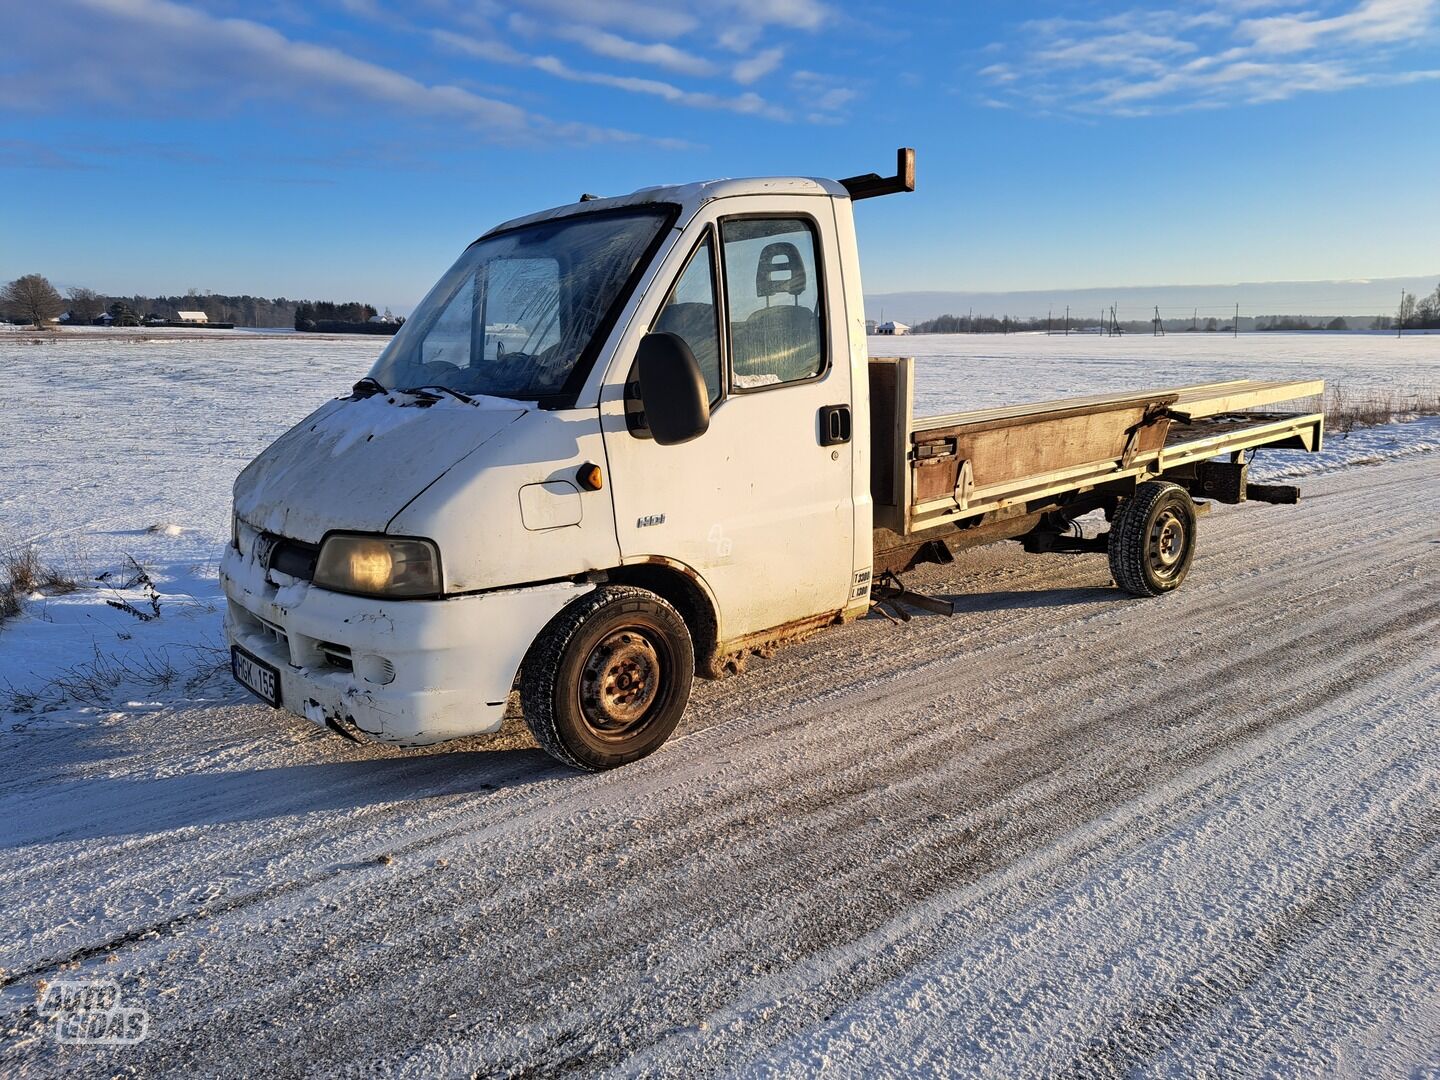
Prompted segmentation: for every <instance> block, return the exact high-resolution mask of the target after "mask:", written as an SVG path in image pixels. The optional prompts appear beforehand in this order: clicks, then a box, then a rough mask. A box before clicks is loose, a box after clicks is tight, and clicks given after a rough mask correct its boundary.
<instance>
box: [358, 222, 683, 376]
mask: <svg viewBox="0 0 1440 1080" xmlns="http://www.w3.org/2000/svg"><path fill="white" fill-rule="evenodd" d="M669 210H670V208H669V207H664V206H646V207H637V208H634V209H628V210H623V211H618V212H615V211H603V212H597V213H594V214H578V215H576V216H573V217H566V218H559V219H557V220H554V221H543V222H537V223H536V224H534V225H525V226H521V227H520V228H518V229H511V230H508V231H506V232H503V233H497V234H496V235H495V236H491V237H487V238H483V239H481V240H477V241H476V242H475V243H474V244H472V245H471V246H470V247H469V248H468V249H467V250H466V252H465V254H463V255H461V256H460V259H459V260H458V261H457V262H456V263H455V265H454V266H452V267H451V268H450V269H449V270H448V271H447V272H446V274H445V276H444V277H442V278H441V279H440V281H439V282H438V283H437V284H436V286H435V287H434V288H433V289H431V290H430V293H429V295H427V296H426V297H425V299H424V300H422V301H421V302H420V306H419V307H417V308H416V309H415V311H414V313H413V314H412V315H411V316H410V318H409V319H407V320H406V322H405V325H404V326H402V327H401V328H400V332H399V333H398V334H396V335H395V337H394V338H393V339H392V340H391V342H390V344H389V346H388V347H387V348H386V349H385V351H384V352H383V353H381V354H380V359H379V360H377V361H376V362H375V366H374V367H373V368H372V369H371V371H370V377H371V378H372V379H374V380H375V381H376V382H378V383H380V384H381V385H382V386H384V387H385V388H386V389H388V390H412V389H417V388H420V387H426V386H429V387H437V386H438V387H444V388H446V389H448V390H454V391H456V392H458V393H461V394H467V395H474V394H488V395H491V396H494V397H510V398H519V399H521V400H539V399H542V398H549V397H554V396H556V395H562V394H566V393H573V392H574V390H576V389H578V386H577V385H576V384H577V383H578V382H581V381H583V380H584V378H585V371H584V370H582V369H581V368H580V366H579V365H580V362H581V360H582V359H586V360H587V361H588V360H589V359H591V354H592V346H593V347H594V348H598V347H599V342H598V341H596V338H597V337H598V335H599V334H600V333H601V332H602V331H604V330H608V328H609V326H610V324H611V323H612V322H613V320H614V318H615V316H616V315H617V314H618V309H619V307H620V305H621V304H623V302H624V294H625V293H626V291H627V289H626V286H627V284H628V283H629V282H630V280H631V278H632V277H633V276H635V273H636V270H637V269H638V268H639V266H640V265H641V262H642V260H643V259H644V258H645V256H646V254H647V252H648V251H649V248H650V246H651V244H652V243H653V242H654V241H655V240H656V238H657V237H658V235H659V233H660V230H661V228H662V227H663V226H664V225H665V223H666V221H667V219H668V216H669Z"/></svg>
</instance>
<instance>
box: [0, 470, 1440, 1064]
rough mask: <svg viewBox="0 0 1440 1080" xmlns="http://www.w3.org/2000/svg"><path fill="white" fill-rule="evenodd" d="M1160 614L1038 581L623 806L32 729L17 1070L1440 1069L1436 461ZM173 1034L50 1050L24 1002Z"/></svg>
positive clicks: (841, 657) (174, 740)
mask: <svg viewBox="0 0 1440 1080" xmlns="http://www.w3.org/2000/svg"><path fill="white" fill-rule="evenodd" d="M1305 495H1306V497H1305V500H1304V501H1303V502H1302V503H1301V504H1300V505H1299V506H1297V507H1274V508H1271V507H1260V506H1243V507H1238V508H1221V509H1219V510H1218V511H1217V512H1216V513H1215V514H1214V515H1212V516H1211V517H1209V518H1207V519H1205V520H1204V521H1203V522H1202V527H1201V528H1202V532H1201V546H1200V554H1199V557H1198V559H1197V563H1196V567H1195V570H1194V571H1193V572H1192V575H1191V577H1190V579H1189V581H1188V582H1187V583H1186V585H1185V587H1184V588H1183V589H1182V590H1181V591H1180V592H1179V593H1177V594H1175V595H1172V596H1169V597H1166V598H1163V599H1160V600H1153V601H1139V600H1133V599H1129V598H1125V597H1123V596H1122V594H1120V593H1118V592H1117V591H1115V590H1114V589H1112V588H1110V587H1109V576H1108V573H1107V570H1106V565H1105V560H1104V558H1103V557H1101V556H1094V555H1082V556H1026V555H1024V554H1023V553H1021V552H1020V551H1019V549H1018V547H1016V546H1015V545H1001V546H1000V547H997V548H993V549H982V550H981V551H978V552H974V553H971V554H968V555H966V556H962V557H961V559H960V560H959V561H958V562H957V563H956V564H955V565H953V566H950V567H943V568H929V569H928V570H927V572H925V573H917V574H916V575H914V576H913V583H914V584H916V585H917V586H919V587H921V588H923V589H925V590H926V591H930V592H933V593H937V594H946V595H954V596H956V597H958V598H959V600H960V608H961V614H959V615H958V616H956V617H955V618H953V619H950V620H945V619H941V618H939V617H934V616H921V617H917V618H916V619H915V620H914V621H913V622H911V623H909V624H908V625H906V626H903V627H896V626H892V625H891V624H889V623H888V622H884V621H880V620H875V619H872V620H867V621H865V622H863V623H860V624H857V625H855V626H851V627H846V628H843V629H840V630H836V631H832V632H830V633H827V634H823V635H821V636H820V637H818V638H816V639H814V640H812V641H811V642H809V643H806V644H804V645H801V646H798V647H796V648H793V649H790V650H788V651H785V652H782V653H780V654H779V655H778V656H777V657H776V658H775V659H773V660H770V661H756V662H755V663H754V664H753V665H752V667H751V670H750V672H749V673H748V674H747V675H745V676H744V677H741V678H735V679H730V680H727V681H724V682H720V683H707V684H698V685H697V691H698V692H697V695H696V700H695V702H694V704H693V705H692V708H691V711H690V713H689V716H688V718H687V722H686V724H687V726H686V727H685V728H684V730H683V735H682V737H679V738H678V739H677V741H675V742H673V743H672V744H671V745H670V746H668V747H667V748H666V749H665V750H663V751H662V752H660V753H659V754H657V755H656V756H654V757H653V758H650V759H647V760H644V761H641V762H639V763H637V764H635V765H632V766H630V767H627V768H625V769H623V770H620V771H618V772H615V773H611V774H607V775H601V776H577V775H575V774H572V773H569V772H566V771H564V770H562V769H560V768H558V767H557V766H555V765H554V764H553V763H552V762H551V761H550V760H549V759H547V758H546V757H544V756H543V755H542V754H541V753H540V752H539V751H538V750H536V749H534V747H533V744H531V743H530V742H529V740H528V737H527V736H525V735H524V733H523V728H519V727H515V728H513V729H512V730H510V731H509V733H508V734H507V735H504V736H501V737H500V738H499V739H497V740H475V741H472V742H468V743H462V744H457V745H453V746H451V747H448V748H443V749H441V750H439V751H432V752H429V753H416V752H402V751H395V750H388V749H377V748H357V747H354V746H351V745H349V744H347V743H344V742H342V741H341V740H339V739H338V738H336V737H335V736H332V735H329V734H324V733H319V732H317V731H315V730H314V729H312V728H311V727H310V726H309V725H308V724H306V723H305V722H304V721H301V720H297V719H295V718H293V717H288V716H285V715H283V714H279V713H275V712H272V711H270V710H268V709H265V708H263V707H258V706H217V707H210V708H202V709H192V710H188V711H173V710H159V711H154V712H149V713H132V714H127V715H125V716H124V717H123V719H121V718H117V719H116V720H115V721H114V722H113V723H105V724H97V725H92V726H88V727H58V728H50V727H43V726H42V727H37V728H34V729H30V730H23V729H22V730H18V731H12V732H6V733H5V734H4V739H5V744H6V752H5V753H4V754H3V755H0V816H3V819H4V820H5V821H6V823H7V825H6V828H5V830H4V834H3V860H4V861H3V868H4V874H3V878H0V899H3V908H4V911H5V921H4V928H3V931H0V967H3V968H4V969H5V974H4V975H3V981H4V983H5V990H4V992H3V996H0V1025H3V1028H0V1030H3V1040H4V1042H3V1049H0V1070H3V1071H4V1072H5V1073H7V1074H10V1075H14V1074H16V1073H20V1074H22V1075H23V1074H26V1073H33V1074H36V1075H39V1074H42V1073H48V1072H50V1071H53V1070H56V1069H61V1068H63V1069H90V1068H97V1069H101V1070H103V1071H105V1072H107V1073H108V1072H125V1071H133V1072H135V1073H138V1074H148V1075H154V1074H157V1073H159V1072H162V1071H171V1072H174V1071H180V1070H185V1071H188V1072H194V1073H197V1074H206V1075H218V1074H225V1075H243V1074H246V1073H249V1072H253V1071H254V1070H256V1069H257V1068H263V1069H264V1070H265V1071H267V1072H275V1073H282V1074H294V1073H302V1072H319V1073H333V1072H337V1071H343V1070H350V1071H369V1070H373V1069H380V1070H383V1071H386V1072H408V1073H411V1074H416V1075H419V1074H437V1073H443V1074H450V1075H453V1074H457V1073H467V1072H471V1071H474V1072H478V1073H482V1074H490V1073H502V1072H524V1071H527V1070H528V1071H534V1072H544V1073H548V1072H552V1071H557V1070H562V1069H566V1068H570V1069H578V1070H585V1071H592V1070H603V1069H613V1070H615V1071H617V1072H622V1073H629V1072H642V1073H643V1072H649V1073H660V1072H682V1073H683V1072H686V1071H695V1070H699V1071H701V1072H707V1073H708V1072H719V1071H732V1070H733V1071H761V1072H768V1071H774V1072H776V1073H781V1074H789V1075H796V1076H800V1075H810V1074H812V1073H814V1072H815V1071H817V1070H819V1069H823V1068H828V1069H830V1070H832V1071H834V1072H835V1073H837V1074H846V1073H849V1074H854V1073H860V1072H865V1073H869V1074H872V1075H873V1074H875V1073H876V1072H878V1071H881V1070H885V1069H893V1068H897V1067H910V1068H919V1069H924V1070H930V1071H934V1072H947V1073H952V1074H964V1075H970V1074H975V1075H993V1076H1011V1075H1017V1074H1020V1073H1028V1074H1057V1075H1063V1074H1071V1075H1093V1074H1097V1073H1098V1074H1101V1075H1112V1074H1113V1075H1119V1074H1127V1075H1145V1076H1148V1075H1157V1076H1158V1075H1166V1076H1196V1075H1219V1074H1222V1073H1224V1074H1256V1073H1263V1072H1269V1073H1271V1074H1272V1075H1297V1074H1302V1073H1307V1074H1326V1075H1356V1076H1358V1075H1365V1076H1410V1075H1417V1074H1423V1073H1424V1072H1425V1071H1426V1070H1437V1069H1440V996H1437V989H1436V987H1437V985H1440V918H1437V915H1436V912H1437V910H1440V844H1437V832H1440V665H1437V647H1440V632H1437V630H1440V591H1437V589H1436V587H1435V583H1436V575H1437V569H1440V535H1437V533H1436V525H1435V523H1436V521H1437V520H1440V478H1437V464H1436V457H1435V455H1434V454H1421V455H1418V456H1414V457H1410V458H1406V459H1402V460H1397V461H1392V462H1389V463H1386V464H1382V465H1377V466H1374V467H1369V468H1366V467H1352V468H1348V469H1343V470H1340V471H1337V472H1333V473H1330V474H1328V475H1324V476H1320V477H1316V478H1313V479H1310V480H1308V481H1307V482H1306V486H1305ZM61 977H65V978H79V977H106V978H114V979H115V980H117V982H118V983H119V985H120V988H121V992H122V994H123V995H124V997H125V999H126V1000H127V1003H129V1004H132V1005H137V1006H140V1007H143V1008H144V1009H146V1010H147V1011H148V1013H149V1015H150V1029H149V1036H148V1038H146V1039H145V1041H143V1042H141V1043H140V1044H138V1045H135V1046H129V1047H117V1048H114V1049H95V1048H89V1047H65V1046H59V1045H57V1044H56V1042H55V1040H54V1039H53V1038H51V1036H50V1033H49V1030H48V1028H47V1027H46V1025H45V1023H44V1021H43V1020H42V1019H41V1018H40V1017H39V1016H38V1015H37V1010H36V999H37V985H38V984H39V983H40V981H41V980H54V979H57V978H61Z"/></svg>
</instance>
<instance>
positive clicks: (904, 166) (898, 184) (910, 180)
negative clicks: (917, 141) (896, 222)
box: [840, 146, 915, 201]
mask: <svg viewBox="0 0 1440 1080" xmlns="http://www.w3.org/2000/svg"><path fill="white" fill-rule="evenodd" d="M840 186H841V187H843V188H844V189H845V190H846V191H848V192H850V199H851V201H854V200H856V199H873V198H875V196H877V195H899V194H901V193H902V192H906V191H914V190H915V151H914V150H913V149H911V148H910V147H908V146H902V147H901V148H900V149H899V150H896V151H895V175H894V176H878V175H876V174H875V173H873V172H872V173H866V174H865V175H864V176H851V177H847V178H846V179H844V180H841V181H840Z"/></svg>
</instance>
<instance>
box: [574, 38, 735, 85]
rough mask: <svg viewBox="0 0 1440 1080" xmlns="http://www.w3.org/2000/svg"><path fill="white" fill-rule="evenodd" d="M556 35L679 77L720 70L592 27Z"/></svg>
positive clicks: (691, 55) (696, 58)
mask: <svg viewBox="0 0 1440 1080" xmlns="http://www.w3.org/2000/svg"><path fill="white" fill-rule="evenodd" d="M553 33H554V34H555V36H556V37H558V38H562V39H564V40H566V41H573V42H575V43H576V44H577V45H580V46H581V47H582V48H585V49H588V50H589V51H590V52H592V53H594V54H595V55H596V56H604V57H608V58H609V59H611V60H624V61H627V62H629V63H634V64H648V65H650V66H652V67H658V68H663V69H664V70H666V71H673V72H675V73H676V74H677V75H696V76H707V75H713V74H715V70H716V65H715V64H714V63H713V62H712V61H710V60H706V59H705V58H704V57H702V56H696V55H695V54H694V53H690V52H686V51H685V50H684V49H679V48H676V47H675V46H674V45H670V44H668V43H666V42H661V41H657V42H641V41H631V40H630V39H629V38H623V37H621V36H620V35H619V34H612V33H610V32H609V31H607V30H599V29H596V28H594V27H588V26H561V27H557V28H556V29H555V30H554V31H553Z"/></svg>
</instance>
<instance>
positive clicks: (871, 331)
mask: <svg viewBox="0 0 1440 1080" xmlns="http://www.w3.org/2000/svg"><path fill="white" fill-rule="evenodd" d="M865 336H866V337H874V336H875V320H874V319H866V320H865Z"/></svg>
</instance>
